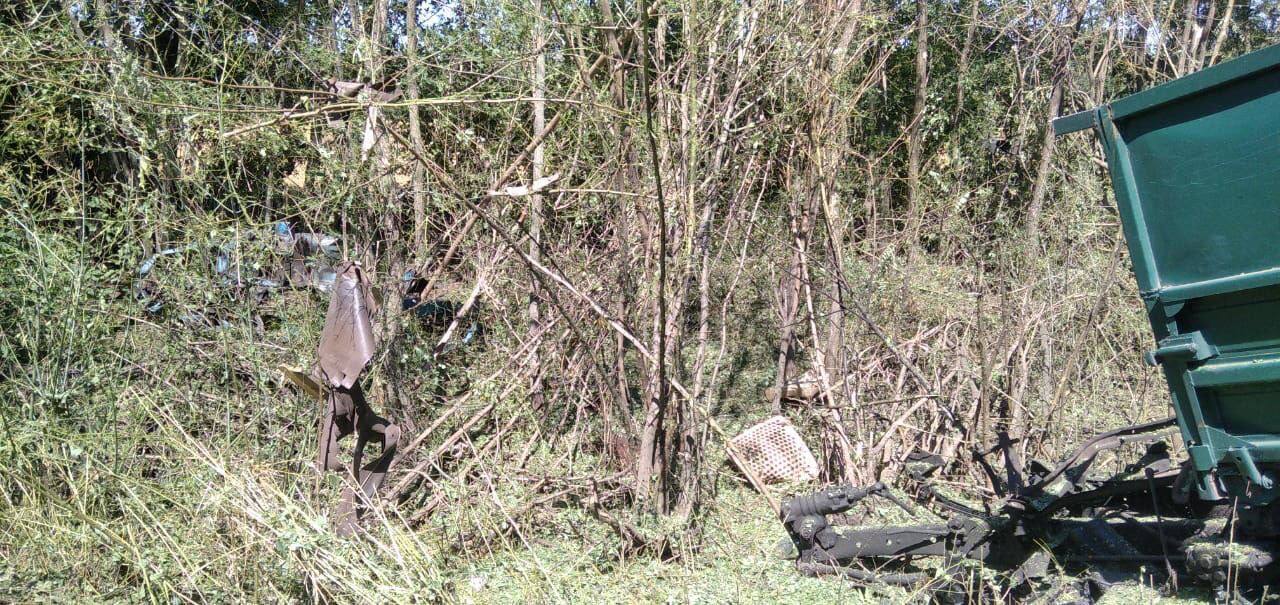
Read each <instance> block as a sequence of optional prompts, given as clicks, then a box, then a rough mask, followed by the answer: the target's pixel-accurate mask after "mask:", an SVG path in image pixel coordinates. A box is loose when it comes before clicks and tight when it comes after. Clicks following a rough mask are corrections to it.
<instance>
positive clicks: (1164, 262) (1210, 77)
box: [1054, 45, 1280, 500]
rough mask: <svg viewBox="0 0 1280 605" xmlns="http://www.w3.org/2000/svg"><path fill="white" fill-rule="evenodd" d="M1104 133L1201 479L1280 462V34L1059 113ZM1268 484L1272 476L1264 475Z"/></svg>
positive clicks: (1225, 477) (1203, 482) (1247, 478)
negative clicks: (1094, 104)
mask: <svg viewBox="0 0 1280 605" xmlns="http://www.w3.org/2000/svg"><path fill="white" fill-rule="evenodd" d="M1085 128H1093V129H1094V130H1096V131H1097V133H1098V135H1099V136H1100V137H1101V140H1102V146H1103V149H1104V151H1105V153H1106V157H1107V164H1108V167H1109V169H1110V172H1111V179H1112V186H1113V188H1114V190H1115V198H1116V204H1117V207H1118V210H1119V214H1120V218H1121V222H1122V224H1123V228H1124V235H1125V239H1126V240H1127V243H1128V248H1129V253H1130V255H1131V256H1132V259H1133V269H1134V274H1135V276H1136V278H1137V280H1138V287H1139V290H1140V292H1141V295H1142V298H1143V301H1144V302H1145V303H1146V308H1147V312H1148V316H1149V318H1150V321H1151V328H1152V331H1153V333H1154V336H1155V340H1156V347H1155V350H1153V351H1152V352H1150V353H1148V355H1147V358H1148V360H1149V361H1151V362H1152V363H1154V364H1157V365H1159V366H1160V367H1161V368H1162V369H1163V371H1164V374H1165V377H1166V379H1167V380H1168V384H1169V390H1170V393H1171V395H1172V400H1173V406H1174V410H1175V412H1176V413H1177V416H1178V421H1179V424H1180V426H1181V429H1182V434H1183V437H1184V439H1185V441H1186V444H1187V447H1188V450H1189V452H1190V456H1191V460H1192V463H1193V465H1194V467H1195V469H1196V471H1197V472H1198V474H1199V479H1200V492H1201V495H1202V496H1203V497H1205V498H1210V499H1217V498H1218V497H1221V491H1222V490H1225V491H1226V492H1228V493H1235V494H1243V493H1245V492H1246V491H1248V492H1249V494H1250V495H1251V496H1254V497H1258V498H1262V499H1266V500H1270V499H1271V498H1272V497H1273V494H1275V493H1276V492H1278V491H1280V490H1276V489H1272V484H1273V476H1274V473H1275V470H1276V463H1280V45H1278V46H1273V47H1270V48H1266V49H1264V50H1260V51H1257V52H1254V53H1251V54H1249V55H1245V56H1243V57H1240V58H1238V59H1235V60H1233V61H1229V62H1226V63H1222V64H1220V65H1217V66H1215V67H1211V68H1209V69H1205V70H1203V71H1200V72H1197V73H1195V74H1192V75H1189V76H1186V77H1183V78H1179V79H1177V80H1173V81H1171V82H1169V83H1167V84H1163V85H1161V86H1157V87H1155V88H1152V89H1149V90H1145V91H1142V92H1139V93H1137V94H1134V95H1131V96H1128V97H1125V98H1123V99H1119V100H1117V101H1114V102H1112V103H1110V104H1108V105H1104V106H1102V107H1099V108H1097V109H1094V110H1090V111H1087V112H1082V113H1079V114H1075V115H1072V116H1067V117H1064V118H1060V119H1058V120H1056V121H1055V122H1054V129H1055V130H1056V131H1057V132H1058V134H1066V133H1069V132H1073V131H1076V130H1083V129H1085ZM1259 488H1261V489H1259Z"/></svg>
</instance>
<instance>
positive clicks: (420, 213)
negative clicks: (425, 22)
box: [404, 0, 427, 262]
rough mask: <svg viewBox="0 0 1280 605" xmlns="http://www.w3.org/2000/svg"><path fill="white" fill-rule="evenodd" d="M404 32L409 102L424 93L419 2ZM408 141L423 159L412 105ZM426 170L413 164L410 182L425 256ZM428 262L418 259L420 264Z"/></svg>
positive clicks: (410, 2) (417, 242)
mask: <svg viewBox="0 0 1280 605" xmlns="http://www.w3.org/2000/svg"><path fill="white" fill-rule="evenodd" d="M406 2H407V3H406V5H405V9H404V12H405V15H404V23H405V26H404V29H405V62H406V68H407V72H408V73H406V74H405V78H406V79H408V81H409V84H408V86H407V87H406V89H407V91H408V93H409V99H411V100H416V99H417V98H418V97H419V96H420V95H421V91H420V90H419V88H418V71H417V70H418V0H406ZM409 142H410V143H412V144H413V149H414V151H415V152H416V153H417V154H418V155H421V156H424V157H425V156H426V146H425V145H424V144H423V141H422V122H421V116H419V114H418V106H417V105H410V106H409ZM424 171H425V169H424V168H423V166H422V163H421V162H414V163H413V174H412V177H411V179H410V182H409V186H410V187H412V188H413V253H414V254H415V255H422V254H424V251H425V245H426V237H427V236H426V228H427V227H426V225H427V200H426V197H427V192H426V184H425V183H424V180H425V176H426V175H425V172H424ZM423 260H425V259H422V258H419V259H418V262H422V261H423Z"/></svg>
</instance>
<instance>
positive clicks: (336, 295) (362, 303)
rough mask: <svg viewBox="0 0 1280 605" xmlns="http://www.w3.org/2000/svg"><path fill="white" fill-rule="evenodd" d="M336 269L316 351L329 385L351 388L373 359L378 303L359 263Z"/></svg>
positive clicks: (322, 372)
mask: <svg viewBox="0 0 1280 605" xmlns="http://www.w3.org/2000/svg"><path fill="white" fill-rule="evenodd" d="M335 272H336V274H337V275H336V279H335V281H334V286H333V294H332V295H331V296H330V298H329V311H328V313H327V314H326V315H325V319H324V331H323V332H322V333H321V334H320V346H319V348H318V349H317V351H316V354H317V356H318V357H319V360H320V372H321V376H322V377H323V378H324V381H325V382H326V383H327V384H329V385H330V386H335V387H342V388H344V389H349V388H351V386H352V385H354V384H355V382H356V379H357V378H358V377H359V376H360V372H361V371H362V370H364V367H365V366H366V365H368V364H369V360H371V359H373V352H374V347H375V343H374V335H373V319H372V316H373V313H374V311H376V309H377V303H375V302H374V299H373V295H372V293H371V291H370V286H369V280H368V278H367V277H366V276H365V273H364V270H363V269H361V268H360V265H357V264H355V263H351V262H346V263H343V264H342V265H340V266H339V267H338V268H337V269H336V271H335Z"/></svg>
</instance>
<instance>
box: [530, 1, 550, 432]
mask: <svg viewBox="0 0 1280 605" xmlns="http://www.w3.org/2000/svg"><path fill="white" fill-rule="evenodd" d="M533 12H534V26H533V53H534V55H533V132H535V133H537V132H542V130H543V128H545V127H546V124H547V119H546V117H547V116H546V112H547V103H546V100H545V97H546V95H547V89H546V79H547V54H546V48H545V47H546V33H545V30H544V26H543V14H542V0H534V2H533ZM545 153H546V148H545V146H544V144H543V142H542V141H539V142H538V144H537V145H535V146H534V147H533V154H532V155H531V157H530V161H529V182H530V183H533V182H535V181H537V180H538V179H540V178H542V172H543V168H544V164H545V162H546V156H545ZM529 204H530V208H529V258H531V259H533V260H534V261H535V262H540V259H541V246H542V194H541V193H535V194H533V195H532V196H530V198H529ZM540 297H541V293H540V292H538V287H537V282H534V286H533V287H532V288H531V290H530V292H529V332H530V333H536V332H537V331H538V326H539V325H540V324H541V321H542V316H541V311H540V310H539V308H538V299H539V298H540ZM532 355H533V359H532V370H531V374H532V375H533V384H532V385H530V387H529V390H530V392H529V395H530V399H531V401H532V403H533V408H534V409H535V410H541V409H544V405H545V404H546V401H545V400H544V397H545V394H544V392H543V390H544V389H543V382H542V374H543V367H542V355H541V353H540V351H539V350H538V348H537V347H534V349H533V353H532Z"/></svg>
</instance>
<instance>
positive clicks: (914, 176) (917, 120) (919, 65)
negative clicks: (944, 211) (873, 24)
mask: <svg viewBox="0 0 1280 605" xmlns="http://www.w3.org/2000/svg"><path fill="white" fill-rule="evenodd" d="M928 94H929V5H928V2H927V1H926V0H916V93H915V105H914V107H913V108H912V110H911V127H910V129H909V130H908V131H907V220H908V221H910V229H909V235H910V237H909V239H908V240H907V245H909V246H911V248H912V249H914V248H915V247H916V244H917V243H919V237H920V227H921V223H923V222H924V211H925V208H924V201H923V200H921V199H920V164H921V163H922V158H921V156H922V154H923V150H924V141H923V140H922V139H923V138H924V129H923V124H922V123H923V122H924V111H925V106H926V103H927V101H928Z"/></svg>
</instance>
